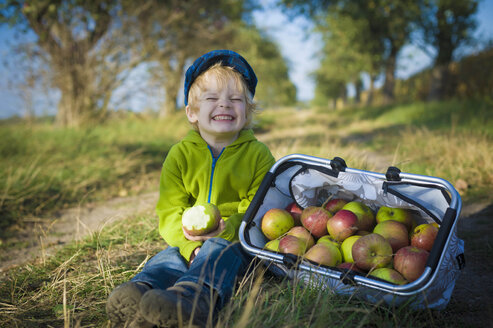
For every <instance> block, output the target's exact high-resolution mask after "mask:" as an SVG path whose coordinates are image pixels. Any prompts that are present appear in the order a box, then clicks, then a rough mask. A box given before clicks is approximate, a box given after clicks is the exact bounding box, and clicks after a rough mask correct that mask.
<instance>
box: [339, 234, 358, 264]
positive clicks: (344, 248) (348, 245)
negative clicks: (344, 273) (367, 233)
mask: <svg viewBox="0 0 493 328" xmlns="http://www.w3.org/2000/svg"><path fill="white" fill-rule="evenodd" d="M360 238H361V236H357V235H353V236H351V237H347V238H346V239H344V241H343V242H342V244H341V253H342V257H343V260H344V262H349V263H353V262H354V260H353V254H352V249H353V244H354V243H355V242H356V241H357V240H358V239H360Z"/></svg>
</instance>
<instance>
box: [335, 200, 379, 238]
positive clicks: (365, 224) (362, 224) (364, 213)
mask: <svg viewBox="0 0 493 328" xmlns="http://www.w3.org/2000/svg"><path fill="white" fill-rule="evenodd" d="M342 209H343V210H348V211H351V212H353V213H354V214H356V216H357V217H358V228H359V230H365V231H372V230H373V227H374V226H375V215H374V214H373V212H372V210H371V208H369V207H368V206H366V205H365V204H363V203H362V202H358V201H352V202H349V203H347V204H346V205H344V207H343V208H342Z"/></svg>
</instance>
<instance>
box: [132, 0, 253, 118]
mask: <svg viewBox="0 0 493 328" xmlns="http://www.w3.org/2000/svg"><path fill="white" fill-rule="evenodd" d="M125 8H126V10H128V11H129V12H132V13H133V14H134V15H135V17H136V24H137V25H136V26H137V28H138V30H139V33H140V34H141V39H142V42H143V47H144V49H145V52H146V53H147V54H148V55H149V58H150V61H151V62H153V65H151V66H150V67H151V73H152V75H153V77H154V79H155V80H157V81H160V82H161V83H162V85H163V88H164V90H165V102H164V106H163V107H162V108H161V110H160V111H159V116H160V117H166V116H167V115H168V114H170V113H172V112H174V111H175V110H176V109H177V100H178V96H179V91H180V88H181V85H182V83H181V81H182V78H183V75H184V69H185V66H186V65H188V64H189V62H190V61H191V60H193V59H195V58H197V57H198V56H200V55H202V54H203V53H205V52H207V51H210V50H212V49H217V48H222V47H224V44H225V43H227V40H229V39H231V38H232V37H233V33H234V29H235V24H236V23H237V22H239V21H241V19H242V17H243V15H245V14H246V13H247V12H248V10H249V9H248V8H249V7H248V6H247V5H246V1H235V2H231V1H227V0H220V1H215V0H189V1H182V0H168V1H162V0H149V1H146V2H144V3H137V2H133V1H128V2H125Z"/></svg>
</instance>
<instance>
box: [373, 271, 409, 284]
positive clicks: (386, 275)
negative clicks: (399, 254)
mask: <svg viewBox="0 0 493 328" xmlns="http://www.w3.org/2000/svg"><path fill="white" fill-rule="evenodd" d="M370 276H373V277H377V278H380V279H383V280H385V281H388V282H390V283H393V284H395V285H405V284H407V280H406V279H404V277H403V276H402V275H401V274H400V273H399V272H397V271H396V270H394V269H392V268H378V269H375V270H373V271H371V272H370Z"/></svg>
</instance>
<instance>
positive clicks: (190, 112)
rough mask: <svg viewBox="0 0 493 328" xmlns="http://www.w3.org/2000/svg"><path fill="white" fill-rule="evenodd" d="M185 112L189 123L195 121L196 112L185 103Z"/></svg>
mask: <svg viewBox="0 0 493 328" xmlns="http://www.w3.org/2000/svg"><path fill="white" fill-rule="evenodd" d="M185 113H186V114H187V118H188V121H189V122H190V123H196V122H197V113H195V112H194V111H193V110H192V108H191V107H190V105H187V106H186V107H185Z"/></svg>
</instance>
